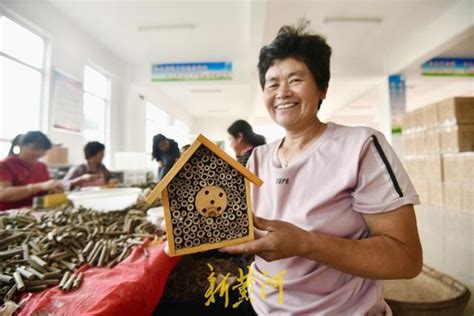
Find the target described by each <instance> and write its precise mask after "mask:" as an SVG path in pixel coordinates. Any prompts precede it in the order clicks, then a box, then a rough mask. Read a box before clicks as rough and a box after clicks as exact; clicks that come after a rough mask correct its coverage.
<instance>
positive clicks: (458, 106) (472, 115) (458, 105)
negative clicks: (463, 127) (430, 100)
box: [438, 97, 474, 125]
mask: <svg viewBox="0 0 474 316" xmlns="http://www.w3.org/2000/svg"><path fill="white" fill-rule="evenodd" d="M438 117H439V121H440V123H441V124H443V125H450V124H474V97H455V98H449V99H446V100H444V101H441V102H439V103H438Z"/></svg>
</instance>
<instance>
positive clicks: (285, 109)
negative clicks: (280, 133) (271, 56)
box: [263, 58, 326, 130]
mask: <svg viewBox="0 0 474 316" xmlns="http://www.w3.org/2000/svg"><path fill="white" fill-rule="evenodd" d="M325 97H326V91H321V90H319V88H318V86H317V84H316V82H315V80H314V77H313V75H312V74H311V72H310V70H309V69H308V67H307V66H306V64H305V63H303V62H301V61H298V60H296V59H294V58H286V59H277V60H274V61H273V63H272V65H271V66H270V68H268V71H267V73H266V74H265V86H264V88H263V99H264V103H265V106H266V108H267V111H268V113H269V114H270V116H271V118H272V119H273V120H274V121H275V122H276V123H277V124H278V125H280V126H282V127H283V128H285V130H288V129H291V130H298V129H301V128H303V127H304V126H306V125H307V124H309V123H312V122H314V120H315V118H316V113H317V111H318V104H319V100H322V99H324V98H325Z"/></svg>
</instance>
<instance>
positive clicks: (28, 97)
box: [0, 15, 46, 159]
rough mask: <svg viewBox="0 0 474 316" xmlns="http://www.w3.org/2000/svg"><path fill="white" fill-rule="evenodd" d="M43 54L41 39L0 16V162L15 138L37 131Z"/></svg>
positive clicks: (43, 61)
mask: <svg viewBox="0 0 474 316" xmlns="http://www.w3.org/2000/svg"><path fill="white" fill-rule="evenodd" d="M45 52H46V42H45V40H44V39H43V38H42V37H41V36H39V35H38V34H36V33H35V32H33V31H31V30H29V29H27V28H25V27H23V26H22V25H20V24H18V23H16V22H15V21H13V20H11V19H9V18H8V17H6V16H4V15H0V159H3V158H4V157H5V156H6V155H7V153H8V149H9V148H10V140H11V139H13V138H14V137H15V136H16V135H18V134H20V133H25V132H27V131H29V130H40V129H41V123H42V118H41V115H42V105H43V83H44V67H45ZM26 113H27V114H26Z"/></svg>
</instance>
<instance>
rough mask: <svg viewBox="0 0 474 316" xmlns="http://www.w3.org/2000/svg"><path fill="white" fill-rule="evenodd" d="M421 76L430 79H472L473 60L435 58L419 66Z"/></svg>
mask: <svg viewBox="0 0 474 316" xmlns="http://www.w3.org/2000/svg"><path fill="white" fill-rule="evenodd" d="M421 74H422V75H423V76H430V77H474V58H448V57H436V58H433V59H430V60H428V61H427V62H425V63H424V64H423V65H422V66H421Z"/></svg>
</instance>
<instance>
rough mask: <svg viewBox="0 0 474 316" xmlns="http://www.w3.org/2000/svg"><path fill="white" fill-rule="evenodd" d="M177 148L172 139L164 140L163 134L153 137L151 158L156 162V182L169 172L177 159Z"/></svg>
mask: <svg viewBox="0 0 474 316" xmlns="http://www.w3.org/2000/svg"><path fill="white" fill-rule="evenodd" d="M179 155H180V154H179V147H178V143H176V142H175V141H174V140H173V139H169V138H166V136H165V135H163V134H157V135H155V136H154V137H153V152H152V154H151V156H152V158H153V159H155V160H156V161H157V162H158V181H161V179H163V177H164V176H165V175H166V174H167V173H168V171H170V169H171V167H173V165H174V163H175V162H176V160H178V158H179Z"/></svg>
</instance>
